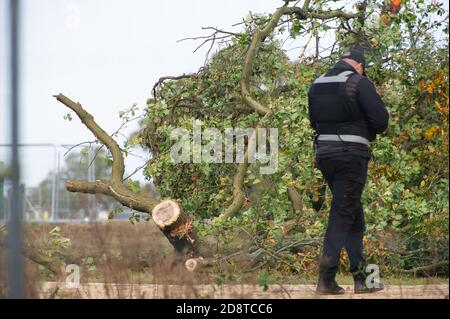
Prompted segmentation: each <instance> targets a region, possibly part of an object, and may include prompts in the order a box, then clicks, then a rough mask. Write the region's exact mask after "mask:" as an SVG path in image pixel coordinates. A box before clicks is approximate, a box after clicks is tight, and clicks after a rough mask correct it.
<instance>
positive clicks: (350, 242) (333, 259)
mask: <svg viewBox="0 0 450 319" xmlns="http://www.w3.org/2000/svg"><path fill="white" fill-rule="evenodd" d="M368 161H369V159H368V158H365V157H362V156H358V155H350V154H349V155H345V156H343V155H342V156H335V157H330V158H319V159H317V166H318V168H319V169H320V171H321V172H322V174H323V175H324V177H325V180H326V182H327V184H328V186H329V187H330V189H331V192H332V194H333V200H332V204H331V211H330V215H329V219H328V227H327V230H326V233H325V239H324V245H323V255H322V258H321V261H320V264H319V273H320V275H321V276H322V277H323V278H329V279H330V280H331V279H334V277H335V275H336V272H337V270H338V267H339V259H340V254H341V250H342V248H345V249H346V251H347V254H348V256H349V259H350V271H351V272H352V273H353V274H354V277H355V278H358V277H360V276H361V275H362V274H363V273H364V272H363V271H362V272H361V269H362V267H364V263H365V261H364V255H363V233H364V231H365V229H366V227H365V221H364V210H363V207H362V204H361V195H362V192H363V189H364V185H365V183H366V179H367V164H368Z"/></svg>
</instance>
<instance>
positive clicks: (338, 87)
mask: <svg viewBox="0 0 450 319" xmlns="http://www.w3.org/2000/svg"><path fill="white" fill-rule="evenodd" d="M361 79H362V76H361V75H359V74H357V73H355V72H352V71H343V72H341V73H339V74H338V75H332V76H325V75H322V76H320V77H319V78H317V79H316V80H315V81H314V82H313V84H312V86H311V89H310V105H309V107H310V115H311V121H312V122H313V123H314V124H315V128H316V133H317V134H337V135H345V134H348V135H358V136H362V137H365V138H366V139H368V140H369V141H373V140H374V139H375V137H376V135H375V134H374V133H373V132H371V130H370V128H369V126H368V123H367V121H366V119H365V117H364V114H363V113H362V111H361V109H360V107H359V103H358V100H357V96H356V95H357V87H358V83H359V81H360V80H361Z"/></svg>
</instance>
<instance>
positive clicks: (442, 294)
mask: <svg viewBox="0 0 450 319" xmlns="http://www.w3.org/2000/svg"><path fill="white" fill-rule="evenodd" d="M343 287H344V288H345V290H346V293H345V294H344V295H339V296H328V295H327V296H324V295H317V294H316V293H315V286H314V285H271V286H269V287H268V289H267V290H266V291H264V289H263V287H261V286H258V285H245V284H244V285H228V284H227V285H221V286H214V285H154V284H141V285H113V284H102V283H87V284H82V285H80V286H79V287H77V288H67V287H65V284H62V283H56V282H46V283H45V284H44V285H43V287H42V290H41V292H40V297H41V298H94V299H96V298H152V299H160V298H215V299H222V298H249V299H286V298H287V299H448V298H449V287H448V285H408V286H401V285H388V286H386V288H385V289H384V290H383V291H380V292H376V293H373V294H354V293H353V287H352V286H349V285H343Z"/></svg>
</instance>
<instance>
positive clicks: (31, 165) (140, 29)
mask: <svg viewBox="0 0 450 319" xmlns="http://www.w3.org/2000/svg"><path fill="white" fill-rule="evenodd" d="M5 4H6V1H5V0H0V23H1V33H0V65H5V61H6V58H7V54H8V52H7V46H6V36H5V34H6V29H5V23H4V22H5ZM281 4H282V1H281V0H280V1H276V0H245V1H242V0H227V1H224V0H220V1H219V0H189V1H186V0H177V1H149V0H132V1H123V0H39V1H36V0H26V1H22V11H21V21H22V25H21V73H20V78H21V83H20V85H21V92H20V99H21V100H20V102H21V119H20V127H21V131H20V140H21V142H22V143H50V144H52V145H59V144H77V143H80V142H84V141H90V140H93V139H94V138H93V135H92V134H91V133H90V132H89V131H88V130H87V129H86V128H85V127H84V126H83V125H82V123H81V122H80V121H79V120H78V119H76V118H75V119H74V120H73V121H71V122H69V121H66V120H64V118H63V117H64V115H65V114H67V113H68V109H66V107H65V106H63V105H62V104H60V103H59V102H57V101H56V100H55V98H53V97H52V95H54V94H58V93H63V94H65V95H66V96H68V97H70V98H72V99H73V100H75V101H77V102H80V103H81V104H82V105H83V106H84V107H85V108H86V110H88V111H89V112H90V113H91V114H92V115H93V116H94V118H95V119H96V121H97V122H98V123H99V124H100V126H102V127H103V128H104V129H105V130H106V131H107V132H113V131H115V130H116V129H117V128H118V127H119V126H120V124H121V120H120V118H119V116H118V113H119V111H120V110H124V109H126V108H129V107H130V106H131V105H132V104H133V103H137V105H138V106H139V107H140V109H142V108H143V107H144V106H145V104H146V100H147V98H149V97H150V96H151V88H152V86H153V84H154V83H155V82H156V81H157V79H158V78H159V77H160V76H164V75H180V74H183V73H190V72H195V71H197V70H198V69H199V67H200V66H202V65H203V62H204V59H205V52H206V49H207V48H205V49H202V50H199V51H197V53H195V54H194V53H193V50H194V49H195V47H196V46H197V45H198V44H199V43H198V42H193V41H184V42H177V40H179V39H182V38H185V37H192V36H199V35H205V34H207V33H206V32H205V31H203V30H201V27H204V26H214V27H219V28H223V29H230V28H231V26H232V25H233V24H234V23H236V22H240V21H241V20H242V18H243V17H245V16H246V15H247V14H248V12H249V11H252V12H258V13H264V12H273V11H274V10H275V9H276V8H277V7H278V6H280V5H281ZM447 8H448V4H447ZM290 45H291V46H295V45H296V43H291V44H290ZM291 54H295V53H294V52H291ZM7 89H8V88H7V82H6V69H5V68H4V67H0V144H2V143H3V144H4V143H8V134H7V132H8V131H7V130H8V126H9V122H8V116H9V114H8V112H7V107H6V102H7ZM136 128H137V126H136V125H131V126H129V127H128V130H127V131H126V132H132V131H133V130H135V129H136ZM58 151H59V152H60V153H61V154H62V152H61V149H59V150H58V149H57V150H56V152H58ZM54 152H55V149H54V148H53V147H27V148H23V149H22V152H21V164H22V180H23V181H24V182H25V183H26V184H27V185H31V186H33V185H37V184H38V183H39V182H40V181H41V180H42V179H43V178H44V177H45V176H46V175H47V173H48V172H49V171H50V170H52V169H53V168H54V167H55V165H56V161H55V155H54ZM140 155H142V156H143V157H142V158H129V159H128V160H127V165H128V167H130V169H128V171H131V170H133V169H134V167H136V166H138V165H139V164H141V163H144V162H145V161H146V160H147V159H148V156H149V154H148V152H140ZM6 156H7V149H6V148H5V147H1V146H0V161H2V160H3V161H4V160H5V159H6ZM61 156H62V155H61ZM61 161H63V159H62V160H61Z"/></svg>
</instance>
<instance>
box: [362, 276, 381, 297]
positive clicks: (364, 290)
mask: <svg viewBox="0 0 450 319" xmlns="http://www.w3.org/2000/svg"><path fill="white" fill-rule="evenodd" d="M383 289H384V285H383V284H382V283H381V282H380V283H373V287H367V285H366V280H365V279H361V278H356V279H355V294H369V293H373V292H377V291H380V290H383Z"/></svg>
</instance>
